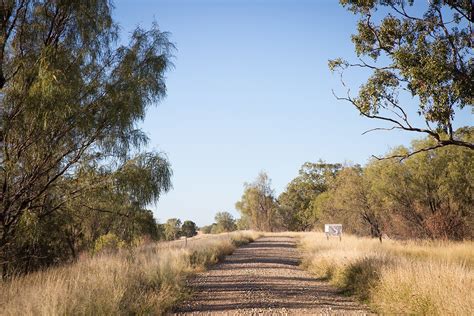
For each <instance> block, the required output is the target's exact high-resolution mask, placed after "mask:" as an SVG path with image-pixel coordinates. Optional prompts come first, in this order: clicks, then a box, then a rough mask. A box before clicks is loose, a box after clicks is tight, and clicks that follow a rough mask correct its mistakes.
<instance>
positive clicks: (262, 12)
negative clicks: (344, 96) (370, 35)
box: [114, 0, 472, 225]
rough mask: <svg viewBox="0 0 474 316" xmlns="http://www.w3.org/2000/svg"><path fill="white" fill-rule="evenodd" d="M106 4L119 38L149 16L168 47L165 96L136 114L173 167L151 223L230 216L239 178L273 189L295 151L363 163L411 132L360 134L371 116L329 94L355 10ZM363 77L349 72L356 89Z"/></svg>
mask: <svg viewBox="0 0 474 316" xmlns="http://www.w3.org/2000/svg"><path fill="white" fill-rule="evenodd" d="M115 7H116V9H115V13H114V15H115V18H116V21H117V22H118V23H119V24H120V26H121V30H122V34H123V36H124V38H125V36H127V35H128V34H129V33H130V31H131V30H132V29H133V28H134V27H136V26H138V25H140V26H142V27H145V28H149V27H150V26H151V24H152V22H153V21H156V22H157V23H158V25H159V26H160V29H161V30H163V31H168V32H170V33H171V35H170V39H171V41H172V42H174V43H175V44H176V47H177V51H176V53H175V56H176V58H175V60H174V63H175V69H173V70H172V71H170V72H169V73H168V79H167V86H168V96H167V98H166V99H165V100H163V102H161V103H160V104H159V105H158V106H157V107H153V108H151V109H150V110H149V112H148V114H147V117H146V120H145V122H144V123H143V124H142V128H143V129H144V131H145V132H146V133H147V135H148V136H149V137H150V139H151V141H150V148H149V149H155V150H159V151H162V152H165V153H166V154H167V155H168V157H169V159H170V161H171V164H172V166H173V171H174V176H173V185H174V189H173V190H172V191H171V192H169V193H168V194H166V195H165V196H163V197H162V198H161V200H160V202H158V204H157V205H156V206H152V207H151V208H152V209H153V210H154V213H155V216H156V218H157V219H159V221H160V222H163V221H165V220H166V219H168V218H170V217H178V218H180V219H182V220H186V219H190V220H193V221H195V222H196V223H197V224H198V225H205V224H209V223H212V221H213V217H214V214H215V213H216V212H217V211H224V210H225V211H229V212H231V213H233V214H234V215H235V216H238V213H236V212H235V209H234V204H235V202H236V201H237V200H239V198H240V197H241V194H242V192H243V183H244V182H249V181H252V180H253V179H254V178H255V177H256V176H257V174H258V172H259V171H260V170H265V171H267V172H268V174H269V176H270V177H271V178H272V180H273V186H274V188H275V190H276V193H277V194H279V193H280V192H282V191H283V190H284V188H285V186H286V184H287V183H288V182H289V181H290V180H291V179H292V178H294V177H295V176H296V175H297V172H298V169H299V168H300V166H301V165H302V164H303V163H304V162H305V161H317V160H318V159H323V160H326V161H328V162H344V161H350V162H354V163H361V164H364V163H365V162H366V161H367V159H368V158H369V157H370V155H371V154H378V155H380V154H383V153H385V152H386V151H387V150H389V149H390V148H391V147H394V146H397V145H400V144H404V145H408V144H409V143H410V140H411V139H413V138H415V137H419V136H417V135H415V134H409V133H401V132H375V133H369V134H366V135H361V134H362V133H363V132H364V131H365V130H367V129H370V128H373V127H376V126H380V123H376V122H372V121H369V120H367V119H365V118H363V117H360V116H359V115H358V113H357V111H356V110H355V109H354V108H352V107H351V106H350V105H349V104H346V103H344V102H339V101H336V100H335V98H334V97H333V95H332V93H331V89H333V88H334V89H335V90H336V91H342V89H341V85H340V83H339V79H338V76H337V75H332V74H331V73H330V71H329V70H328V67H327V61H328V59H330V58H335V57H344V58H347V59H351V58H352V59H354V58H355V57H356V56H355V54H354V49H353V46H352V43H351V41H350V35H351V34H352V33H354V32H355V25H356V17H355V16H353V15H352V14H351V13H349V12H348V11H346V10H345V9H344V8H342V7H341V6H340V5H339V4H338V1H336V0H326V1H309V0H308V1H303V0H301V1H297V0H274V1H270V0H268V1H264V0H260V1H258V0H257V1H251V0H221V1H218V0H214V1H211V0H203V1H199V0H194V1H193V0H188V1H184V0H183V1H180V0H167V1H165V0H162V1H159V0H116V1H115ZM363 78H364V77H363V76H361V75H357V74H354V75H353V77H350V76H349V78H348V80H350V81H351V82H352V83H354V84H355V86H354V88H356V87H357V86H358V83H359V82H360V80H361V79H363ZM354 90H356V89H354ZM407 102H413V101H411V100H407ZM469 120H471V122H469ZM459 124H460V125H467V124H472V116H471V115H470V114H469V113H464V114H463V115H462V116H461V117H460V120H459Z"/></svg>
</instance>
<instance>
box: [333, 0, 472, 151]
mask: <svg viewBox="0 0 474 316" xmlns="http://www.w3.org/2000/svg"><path fill="white" fill-rule="evenodd" d="M340 2H341V4H342V5H343V6H344V7H346V8H347V9H348V10H350V11H352V12H353V13H354V14H356V15H358V16H359V21H358V23H357V33H356V34H354V35H353V36H352V42H353V43H354V47H355V51H356V53H357V55H358V57H359V61H358V62H356V63H351V62H348V61H345V60H343V59H342V58H337V59H334V60H330V61H329V68H330V69H331V70H332V71H340V72H341V73H343V72H345V71H346V70H347V69H354V70H355V69H359V70H362V71H364V74H366V73H367V72H371V75H370V76H369V77H368V78H367V81H366V82H365V83H364V84H363V85H362V86H361V87H360V89H359V93H358V95H357V96H356V97H352V96H350V95H349V93H348V96H347V97H344V98H340V99H344V100H346V101H349V102H350V103H352V104H353V105H354V106H355V107H356V108H357V109H358V110H359V112H360V114H362V115H364V116H366V117H368V118H371V119H376V120H381V121H384V122H385V123H389V124H391V127H388V128H385V127H384V128H382V129H401V130H405V131H412V132H421V133H425V134H427V135H430V136H431V137H433V139H434V140H435V142H434V143H432V144H430V145H429V147H423V148H418V150H417V151H414V152H413V153H418V152H421V150H423V151H424V150H426V149H433V148H437V147H442V146H447V145H457V146H463V147H467V148H470V149H474V143H473V142H472V141H466V140H463V139H462V138H460V137H459V135H457V134H456V133H455V130H454V128H453V121H454V118H455V113H456V112H457V111H459V110H461V109H463V108H465V107H472V106H473V104H474V88H473V87H474V85H473V80H472V78H473V77H474V67H472V60H473V59H472V56H473V46H472V30H471V24H472V4H471V1H469V0H463V1H429V2H427V3H426V4H425V5H424V8H425V10H424V13H423V14H422V15H421V14H417V12H414V11H415V10H413V8H412V6H413V1H405V0H401V1H376V0H371V1H352V0H341V1H340ZM341 79H342V76H341ZM348 92H349V91H348ZM407 99H409V100H412V102H409V103H406V102H407V101H405V100H407ZM412 104H413V105H412ZM414 112H416V113H418V115H419V116H420V117H421V118H422V121H423V124H422V125H420V126H417V125H416V124H414V122H413V121H414V120H413V117H412V116H411V113H414ZM409 154H410V153H403V154H398V155H400V156H402V155H404V156H405V157H406V156H407V155H409ZM402 157H403V156H402Z"/></svg>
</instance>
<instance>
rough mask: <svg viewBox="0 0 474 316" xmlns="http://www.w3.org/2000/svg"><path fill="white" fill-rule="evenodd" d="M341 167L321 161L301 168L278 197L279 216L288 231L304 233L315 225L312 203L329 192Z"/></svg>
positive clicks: (305, 164) (306, 164)
mask: <svg viewBox="0 0 474 316" xmlns="http://www.w3.org/2000/svg"><path fill="white" fill-rule="evenodd" d="M341 167H342V165H341V164H337V163H336V164H331V163H325V162H324V161H321V160H320V161H318V162H316V163H312V162H306V163H304V164H303V165H302V166H301V168H300V170H299V174H298V176H297V177H296V178H294V179H293V180H291V182H290V183H289V184H288V185H287V187H286V190H285V191H284V192H282V193H281V194H280V196H279V197H278V204H279V214H280V217H281V218H282V224H283V225H284V226H285V228H286V229H288V230H292V231H293V230H296V231H304V230H308V229H310V228H311V227H312V226H313V225H314V223H315V221H316V218H315V216H314V215H315V214H314V213H313V207H312V205H311V203H312V201H313V200H314V199H315V198H316V196H318V195H319V194H321V193H323V192H325V191H327V189H328V186H329V183H330V181H331V179H333V178H334V177H335V176H336V174H337V173H338V172H339V170H340V169H341Z"/></svg>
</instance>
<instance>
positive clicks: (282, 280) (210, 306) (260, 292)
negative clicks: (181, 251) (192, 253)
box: [174, 236, 369, 315]
mask: <svg viewBox="0 0 474 316" xmlns="http://www.w3.org/2000/svg"><path fill="white" fill-rule="evenodd" d="M299 261H300V253H299V251H298V249H297V248H296V241H295V239H294V238H292V237H286V236H271V237H262V238H259V239H258V240H256V241H255V242H253V243H251V244H248V245H245V246H242V247H240V248H238V249H237V250H236V251H235V252H234V253H233V254H232V255H230V256H227V257H226V259H225V260H224V261H223V262H221V263H219V264H217V265H215V266H213V267H212V268H211V269H210V270H208V271H206V272H203V273H199V274H198V275H197V276H195V277H193V278H192V279H190V280H189V281H188V283H189V286H190V288H191V289H192V291H193V293H192V294H193V295H192V296H191V298H190V299H189V300H188V301H185V302H183V303H182V304H181V305H180V306H178V307H177V308H176V309H175V311H174V312H175V314H178V315H197V314H201V315H202V314H204V315H209V314H221V315H222V314H225V315H236V314H239V315H241V314H246V315H249V314H251V315H252V314H253V315H271V314H280V315H282V314H283V315H287V314H291V315H303V314H306V315H307V314H312V315H314V314H316V315H320V314H325V315H327V314H331V315H333V314H340V315H347V314H359V315H361V314H367V313H369V312H368V311H367V309H366V308H365V307H364V306H362V305H360V304H358V303H356V302H354V301H353V300H352V299H351V298H349V297H345V296H342V295H340V294H338V293H337V290H336V289H335V288H333V287H332V286H330V285H329V284H328V283H327V282H324V281H321V280H319V279H317V278H315V277H313V276H312V275H311V274H309V273H308V272H306V271H304V270H302V269H301V268H300V267H299Z"/></svg>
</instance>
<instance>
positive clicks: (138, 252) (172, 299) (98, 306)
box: [0, 232, 257, 315]
mask: <svg viewBox="0 0 474 316" xmlns="http://www.w3.org/2000/svg"><path fill="white" fill-rule="evenodd" d="M256 237H257V235H256V234H255V233H252V232H234V233H231V234H223V235H212V236H204V237H200V238H197V237H195V238H196V239H195V238H192V239H189V240H188V243H187V245H186V247H185V246H184V245H185V244H184V242H183V241H172V242H161V243H152V244H148V245H142V246H140V247H136V248H132V249H128V250H125V249H122V250H119V251H117V252H107V253H101V254H100V255H95V256H92V257H85V258H81V259H80V260H78V261H77V262H76V263H74V264H69V265H64V266H62V267H56V268H50V269H47V270H44V271H39V272H34V273H30V274H28V275H26V276H18V277H15V278H13V279H11V280H9V281H3V282H0V306H1V312H0V313H1V314H6V315H70V314H85V315H90V314H108V315H111V314H124V315H125V314H126V315H129V314H163V313H164V312H166V311H167V310H169V309H170V308H171V307H172V306H173V305H174V304H176V303H177V302H179V301H180V300H181V299H183V298H184V297H186V295H187V290H186V288H185V284H184V280H185V277H186V276H189V274H192V273H194V272H196V271H202V270H204V269H206V267H208V266H209V265H212V264H215V263H217V262H218V261H219V260H221V259H222V258H223V256H225V255H228V254H230V253H232V252H233V250H234V249H235V247H236V246H238V245H242V244H244V243H248V242H250V241H252V240H253V239H254V238H256ZM103 239H104V238H103ZM105 239H113V238H111V237H108V238H105ZM104 243H105V241H104ZM101 244H102V243H101Z"/></svg>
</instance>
